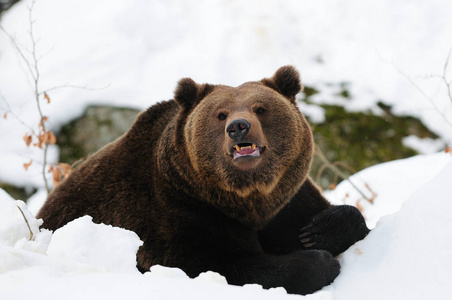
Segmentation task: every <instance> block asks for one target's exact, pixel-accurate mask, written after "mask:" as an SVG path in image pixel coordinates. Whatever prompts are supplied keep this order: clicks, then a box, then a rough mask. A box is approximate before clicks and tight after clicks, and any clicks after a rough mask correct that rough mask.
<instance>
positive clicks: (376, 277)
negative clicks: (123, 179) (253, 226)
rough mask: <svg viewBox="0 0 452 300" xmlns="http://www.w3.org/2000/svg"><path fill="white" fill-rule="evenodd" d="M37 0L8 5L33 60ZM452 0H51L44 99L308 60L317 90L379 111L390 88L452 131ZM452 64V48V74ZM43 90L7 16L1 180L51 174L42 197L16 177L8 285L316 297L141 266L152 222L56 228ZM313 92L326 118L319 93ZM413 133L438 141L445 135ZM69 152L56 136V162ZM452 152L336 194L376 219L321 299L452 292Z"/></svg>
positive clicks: (100, 293)
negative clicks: (47, 210) (18, 192)
mask: <svg viewBox="0 0 452 300" xmlns="http://www.w3.org/2000/svg"><path fill="white" fill-rule="evenodd" d="M31 3H32V0H22V1H21V2H20V3H19V4H17V5H16V6H14V7H13V9H11V10H10V11H8V12H7V13H6V14H5V15H4V16H3V18H2V20H1V25H2V28H4V30H5V31H6V32H8V34H9V35H11V36H12V37H13V39H14V40H15V41H16V43H17V45H19V47H21V49H22V51H23V53H24V55H25V56H26V57H27V59H28V60H29V61H31V59H32V53H31V52H30V50H31V49H32V45H31V43H30V21H29V10H28V7H30V6H31ZM451 11H452V1H450V0H430V1H421V0H400V1H390V0H380V1H373V2H369V1H362V0H337V1H327V0H317V1H308V0H288V1H277V0H268V1H259V0H249V1H241V0H205V1H184V0H153V1H148V0H135V1H127V0H115V1H108V0H97V1H88V0H58V1H52V0H37V1H36V4H35V5H34V8H33V11H32V20H33V34H34V36H35V41H36V55H37V58H38V62H39V73H40V81H39V83H40V90H41V91H46V90H48V95H49V96H50V99H51V103H50V104H46V102H45V101H44V100H43V101H42V104H43V113H44V115H45V116H48V118H49V121H48V126H49V127H50V129H52V130H58V128H59V127H60V126H61V125H62V124H63V123H66V122H68V121H69V120H71V119H72V118H74V117H76V116H78V115H80V114H81V113H82V112H83V110H84V108H85V107H86V106H87V105H89V104H110V105H116V106H131V107H136V108H141V109H144V108H146V107H148V106H150V105H152V104H153V103H156V102H157V101H160V100H164V99H169V98H171V97H172V93H173V90H174V87H175V84H176V82H177V80H179V79H180V78H181V77H187V76H189V77H192V78H193V79H194V80H196V81H198V82H209V83H221V84H228V85H238V84H240V83H242V82H244V81H249V80H256V79H260V78H262V77H264V76H271V75H272V74H273V72H274V71H275V70H276V69H277V68H278V67H280V66H281V65H284V64H292V65H295V66H296V67H297V68H298V69H300V71H301V74H302V78H303V81H304V82H305V84H306V85H309V86H314V87H316V88H317V89H319V90H320V91H321V93H320V94H318V95H316V98H315V101H317V102H328V103H330V102H334V103H338V102H339V103H340V104H342V105H344V106H346V108H347V109H349V110H360V109H367V108H369V109H372V110H374V111H375V112H377V113H378V109H377V108H376V106H375V103H376V101H377V100H383V101H384V102H385V103H387V104H390V105H393V106H394V108H395V111H396V112H397V113H404V114H411V115H414V116H417V117H420V118H421V119H422V121H423V122H425V124H426V125H427V126H428V127H429V128H430V129H432V130H434V131H435V132H437V133H438V134H440V135H441V137H442V139H443V140H444V141H445V142H446V143H448V144H449V145H451V144H452V130H451V126H450V125H447V122H452V105H451V102H450V99H448V97H447V92H446V90H445V86H444V85H443V83H442V82H441V79H440V78H438V77H437V76H436V75H443V71H444V70H443V69H444V65H445V62H446V59H447V56H448V53H449V50H450V49H451V47H452V36H451V35H450V33H451V32H452V18H451V17H450V12H451ZM451 73H452V62H451V63H450V67H449V68H448V69H446V76H447V78H449V80H450V78H451V77H452V74H451ZM340 82H344V83H349V84H350V89H351V95H352V99H351V100H350V101H345V100H341V99H338V97H336V96H335V94H336V93H337V92H338V90H337V83H340ZM329 83H335V85H329ZM55 87H59V88H57V89H54V88H55ZM420 90H421V91H420ZM32 97H33V91H32V86H31V78H30V73H29V70H28V67H27V65H26V64H24V62H23V61H22V58H21V57H20V55H19V54H18V51H17V49H15V47H14V46H13V45H12V43H11V42H10V40H9V38H8V37H7V35H6V34H5V33H4V32H3V31H0V112H1V115H0V116H3V115H4V113H5V112H7V118H6V119H0V181H1V182H7V183H12V184H16V185H19V186H33V187H38V188H40V191H39V192H38V193H37V194H36V195H34V196H33V197H32V199H30V200H29V202H28V207H27V206H26V205H25V204H24V203H22V202H15V201H13V200H12V199H11V198H10V197H9V196H8V195H7V194H6V193H4V192H3V191H1V190H0V299H29V298H33V299H62V298H64V299H80V298H82V299H91V298H93V299H94V298H96V299H97V298H109V299H123V298H126V297H146V298H150V299H176V298H184V299H231V298H236V299H285V298H299V299H301V298H302V297H301V296H293V295H286V294H285V292H284V291H283V290H282V289H273V290H270V291H266V290H262V289H261V288H260V287H259V286H256V285H250V286H245V287H234V286H229V285H226V284H225V280H224V278H222V277H221V276H220V275H218V274H215V273H206V274H202V275H201V276H200V277H198V278H196V279H189V278H187V277H186V276H185V274H183V272H182V271H180V270H178V269H168V268H163V267H158V266H157V267H154V268H153V269H152V272H150V273H147V274H144V275H142V274H140V273H138V271H136V269H135V267H134V264H135V261H134V259H135V251H136V249H137V247H138V246H139V245H140V241H139V239H138V238H137V236H136V235H135V234H134V233H132V232H130V231H126V230H123V229H119V228H113V227H110V226H105V225H98V224H97V225H96V224H93V223H92V222H91V221H90V219H89V218H88V217H85V218H82V219H79V220H76V221H74V222H73V223H71V224H68V225H67V226H66V227H64V228H61V229H60V230H58V231H56V232H55V233H54V234H52V233H50V232H48V231H41V232H40V231H39V229H38V228H39V225H40V222H39V221H38V220H36V219H35V218H34V217H33V214H35V213H36V212H37V210H38V209H39V206H40V205H41V203H42V201H43V199H45V192H44V191H43V190H42V187H43V182H42V179H41V176H40V169H41V165H40V162H42V152H41V151H40V150H39V149H36V148H32V147H30V148H27V147H26V146H25V143H24V141H23V140H22V137H23V136H24V134H25V133H26V132H28V133H29V132H30V129H29V127H32V128H34V129H36V128H37V126H38V125H37V124H38V123H39V117H38V115H37V111H36V104H35V103H34V102H33V99H32ZM344 101H345V102H344ZM300 107H301V109H302V111H303V112H305V113H306V114H313V116H314V117H316V118H317V119H319V120H322V111H321V110H320V109H318V107H314V106H308V105H300ZM15 116H16V117H17V119H18V120H17V119H16V118H15ZM382 142H384V141H382ZM406 142H407V144H410V145H415V146H416V147H417V148H419V147H421V148H423V149H424V150H423V152H426V153H432V149H434V150H438V144H434V143H430V142H429V141H423V140H418V139H416V138H413V137H409V138H407V140H406ZM363 145H364V144H363ZM425 148H428V149H427V150H425ZM30 159H33V161H34V162H33V164H32V165H31V166H30V168H29V170H28V172H26V171H25V170H24V168H23V164H24V163H27V162H29V161H30ZM57 159H58V149H57V147H55V146H54V147H51V149H50V153H49V161H50V163H53V162H56V161H57ZM450 160H451V159H450V155H449V154H446V153H434V154H429V155H423V156H416V157H413V158H410V159H406V160H400V161H395V162H388V163H386V164H381V165H378V166H374V167H372V168H368V169H366V170H363V171H362V172H360V173H358V174H356V175H355V176H353V177H352V178H351V181H352V182H353V183H354V184H355V185H357V186H358V187H359V189H360V190H362V191H363V192H364V193H365V194H366V195H367V196H368V197H369V198H375V200H374V202H373V204H370V203H369V202H367V201H366V200H364V199H362V197H361V196H360V194H359V193H358V192H357V191H356V190H355V189H353V188H352V187H351V186H350V184H349V183H347V182H344V183H342V184H340V185H339V186H338V187H337V188H336V190H334V191H331V192H328V193H326V195H327V196H328V198H329V199H330V200H331V201H333V202H334V203H339V204H340V203H344V202H345V203H349V204H354V205H355V204H357V203H358V204H359V206H360V207H361V208H362V209H363V214H364V215H365V216H366V218H367V222H368V224H369V226H371V227H375V229H374V230H373V231H372V232H371V233H370V235H369V236H368V237H367V238H366V239H365V240H364V241H362V242H359V243H357V244H356V245H355V246H353V247H352V248H351V249H349V250H348V251H347V252H346V253H345V254H344V255H343V256H341V258H340V259H341V262H342V272H341V275H340V276H339V277H338V278H337V280H336V281H335V282H334V283H333V284H332V285H331V286H330V287H327V288H325V289H324V290H323V291H321V292H319V293H316V294H314V295H310V296H308V297H306V298H308V299H347V300H348V299H351V300H353V299H448V298H450V297H452V296H451V293H450V289H448V286H447V283H448V282H452V272H451V271H450V270H452V265H451V264H452V257H451V256H450V254H451V253H452V245H451V241H452V236H451V231H450V228H452V219H451V218H450V215H451V214H452V206H451V203H452V202H451V201H450V195H451V194H452V187H451V185H450V178H452V164H451V163H450ZM49 176H50V174H49ZM366 184H367V185H368V186H369V187H370V190H369V189H368V188H367V187H366ZM374 194H376V195H377V196H376V197H374ZM408 199H409V200H408ZM406 200H408V201H407V202H405V201H406ZM404 202H405V203H404ZM18 206H19V207H20V208H21V210H22V212H23V213H24V216H25V218H26V219H27V220H28V222H29V224H30V228H31V230H32V231H33V234H34V237H33V240H32V241H30V240H29V239H30V232H29V230H28V228H27V227H26V223H25V221H24V217H23V216H22V214H21V211H20V210H19V209H18ZM392 213H394V214H393V215H390V216H386V215H388V214H392ZM381 216H386V217H384V218H382V219H380V217H381ZM112 249H114V251H112Z"/></svg>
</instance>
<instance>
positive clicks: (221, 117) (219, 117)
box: [218, 113, 228, 121]
mask: <svg viewBox="0 0 452 300" xmlns="http://www.w3.org/2000/svg"><path fill="white" fill-rule="evenodd" d="M227 117H228V116H227V115H226V114H225V113H219V114H218V120H220V121H224V120H226V118H227Z"/></svg>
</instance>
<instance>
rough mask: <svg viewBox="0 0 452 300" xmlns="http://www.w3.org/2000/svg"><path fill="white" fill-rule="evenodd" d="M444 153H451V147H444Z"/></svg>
mask: <svg viewBox="0 0 452 300" xmlns="http://www.w3.org/2000/svg"><path fill="white" fill-rule="evenodd" d="M444 151H445V152H446V153H452V147H446V149H445V150H444Z"/></svg>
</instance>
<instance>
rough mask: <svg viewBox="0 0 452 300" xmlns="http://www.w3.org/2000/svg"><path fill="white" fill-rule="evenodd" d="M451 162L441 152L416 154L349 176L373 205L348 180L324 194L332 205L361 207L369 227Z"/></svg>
mask: <svg viewBox="0 0 452 300" xmlns="http://www.w3.org/2000/svg"><path fill="white" fill-rule="evenodd" d="M448 161H450V155H449V154H447V153H444V152H441V153H435V154H430V155H418V156H414V157H411V158H407V159H402V160H397V161H392V162H387V163H382V164H379V165H376V166H373V167H370V168H367V169H365V170H362V171H361V172H359V173H357V174H355V175H352V176H351V177H350V178H349V179H350V181H351V182H352V183H353V185H355V186H356V187H357V188H358V189H359V190H360V191H361V192H362V193H364V195H365V196H366V197H367V198H368V199H372V198H374V199H373V204H371V203H370V202H369V201H367V200H365V199H364V197H363V196H362V195H361V194H360V192H359V191H358V190H356V189H355V188H354V187H353V186H352V184H351V183H350V182H348V181H342V182H341V183H340V184H339V185H338V186H337V187H336V189H335V190H334V191H325V193H324V194H325V197H327V199H328V200H329V201H330V202H332V203H334V204H338V205H340V204H349V205H353V206H356V205H357V204H358V205H359V206H360V207H362V209H363V213H364V214H365V216H366V222H367V225H368V227H369V228H373V227H375V224H376V223H377V221H378V220H379V218H380V217H381V216H384V215H389V214H392V213H395V212H397V211H399V209H400V207H401V206H402V204H403V202H404V201H405V200H406V199H408V198H409V197H410V196H411V195H412V194H413V193H414V192H415V191H416V190H417V189H418V188H419V187H420V186H422V185H423V184H424V183H426V182H427V181H429V180H430V179H432V178H433V177H434V176H436V174H438V172H439V171H440V170H441V169H442V168H443V167H444V165H445V164H446V163H447V162H448Z"/></svg>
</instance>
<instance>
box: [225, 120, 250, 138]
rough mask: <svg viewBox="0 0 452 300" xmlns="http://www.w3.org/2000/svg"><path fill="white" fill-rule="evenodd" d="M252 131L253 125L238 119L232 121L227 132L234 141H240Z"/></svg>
mask: <svg viewBox="0 0 452 300" xmlns="http://www.w3.org/2000/svg"><path fill="white" fill-rule="evenodd" d="M250 129H251V124H250V123H249V122H248V121H247V120H245V119H237V120H233V121H231V123H229V125H228V127H227V128H226V132H227V133H228V135H229V137H230V138H231V139H233V140H234V141H239V140H241V139H243V138H244V137H245V136H246V135H247V134H248V133H249V132H250Z"/></svg>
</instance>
